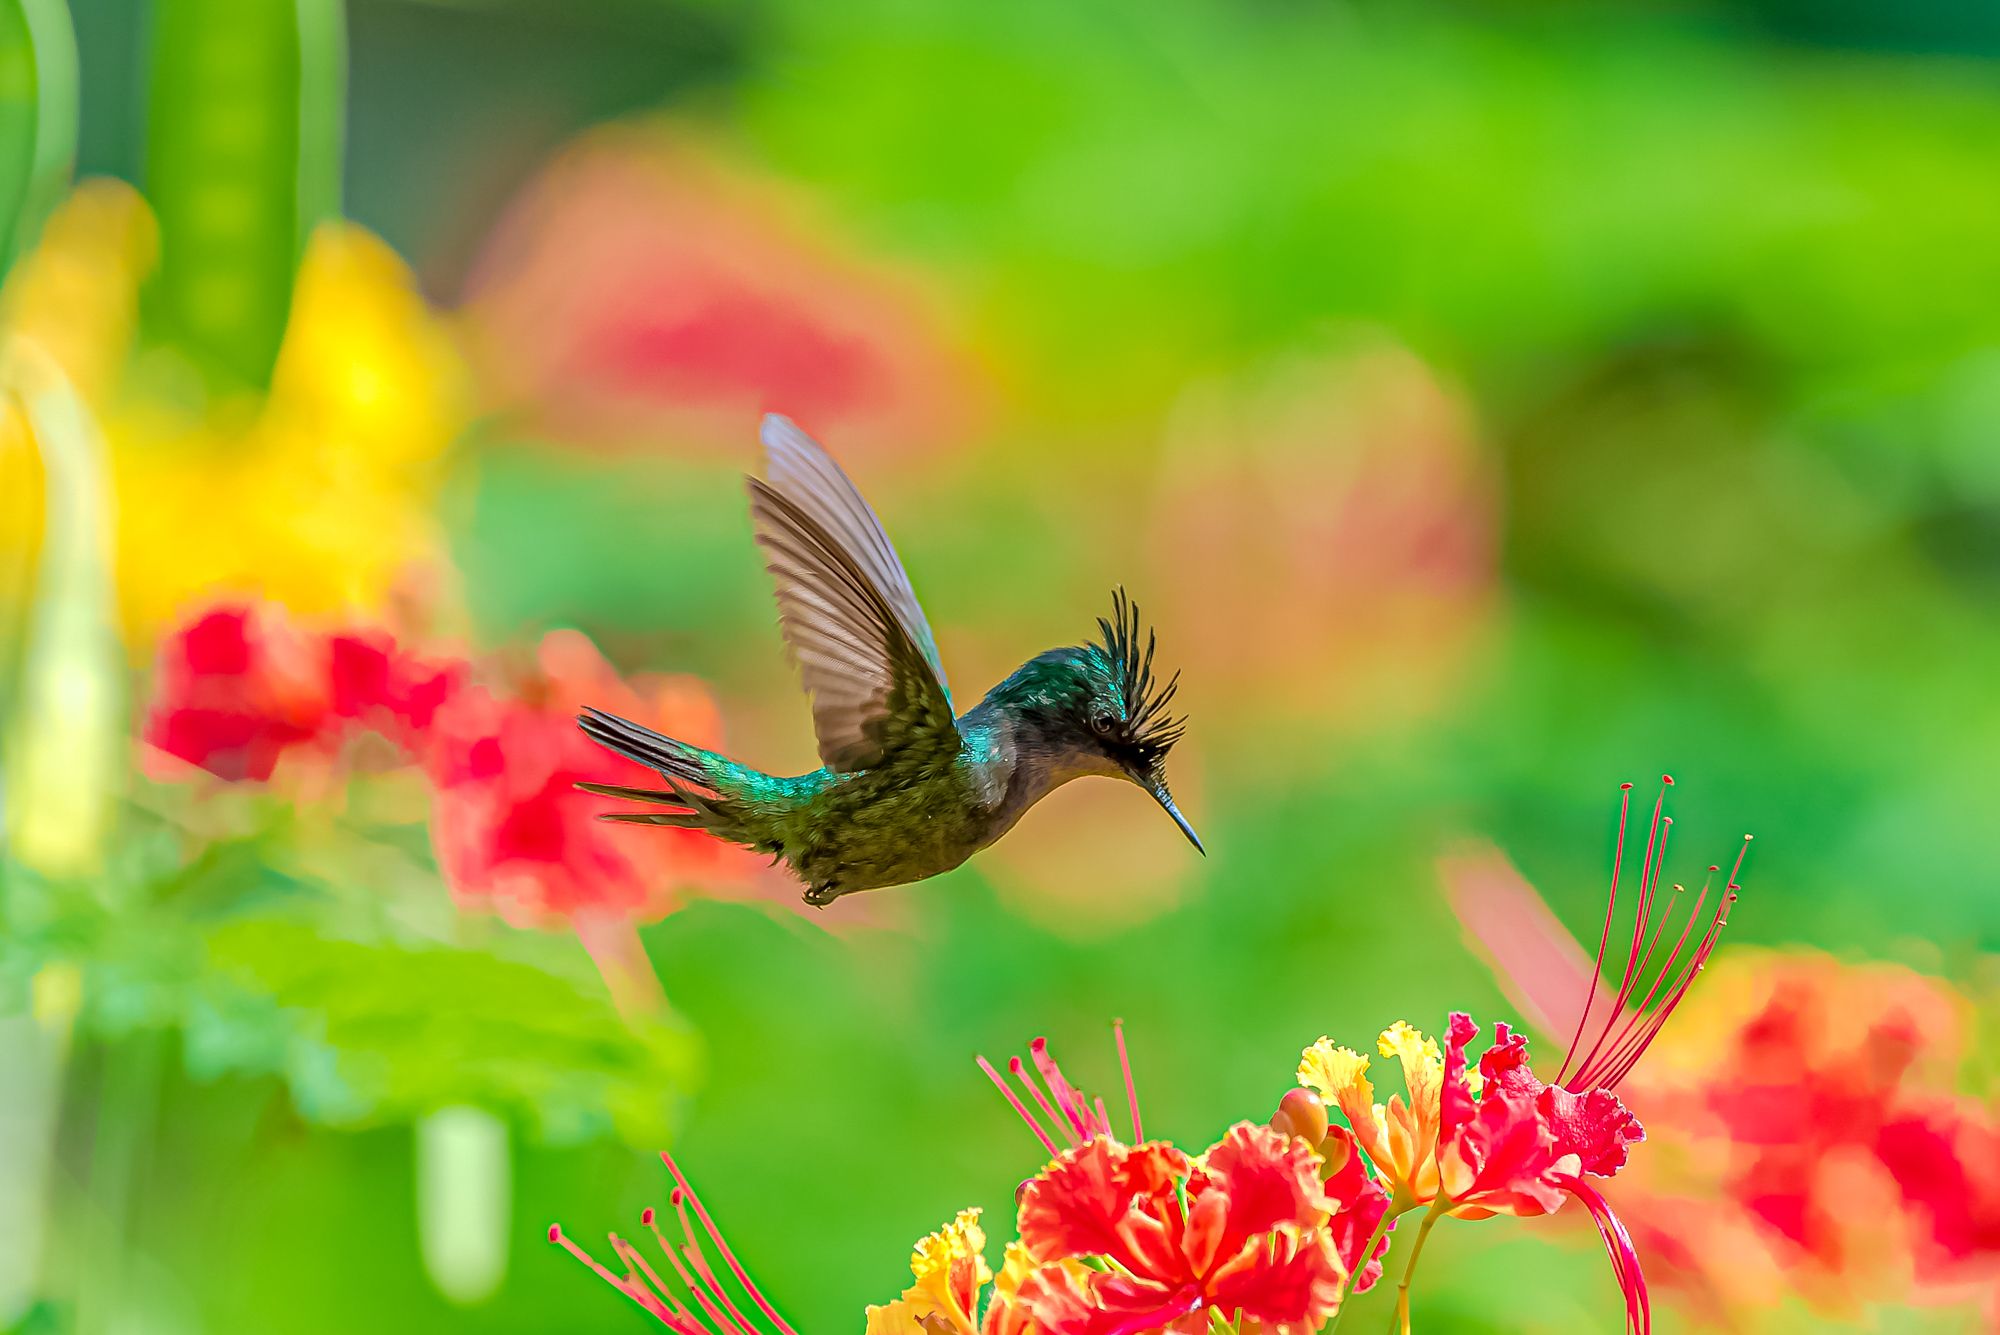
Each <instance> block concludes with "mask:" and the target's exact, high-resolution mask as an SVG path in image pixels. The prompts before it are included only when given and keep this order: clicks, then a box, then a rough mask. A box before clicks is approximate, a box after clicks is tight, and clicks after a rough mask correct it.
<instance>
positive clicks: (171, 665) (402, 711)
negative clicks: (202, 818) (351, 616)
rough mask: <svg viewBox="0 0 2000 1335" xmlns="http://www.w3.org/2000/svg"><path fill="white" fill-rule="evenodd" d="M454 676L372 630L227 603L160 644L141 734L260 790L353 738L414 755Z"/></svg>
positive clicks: (449, 668)
mask: <svg viewBox="0 0 2000 1335" xmlns="http://www.w3.org/2000/svg"><path fill="white" fill-rule="evenodd" d="M462 676H463V665H462V664H460V663H457V662H456V661H438V662H432V661H429V660H426V659H422V658H419V657H417V656H416V655H414V654H410V653H407V652H405V651H403V650H401V649H399V648H398V647H397V645H396V642H395V640H394V639H393V638H391V637H390V636H389V635H387V634H386V633H383V632H380V631H347V632H341V633H337V634H328V633H325V632H323V631H318V630H311V629H307V628H304V627H301V626H298V625H296V624H294V623H293V622H292V621H291V620H290V618H289V617H288V616H287V615H286V613H285V610H284V609H283V608H282V607H280V606H278V605H277V604H275V603H259V604H256V605H254V606H251V605H225V606H220V607H215V608H212V609H210V610H209V611H207V612H205V613H203V614H202V615H200V616H199V617H197V618H195V619H194V620H193V621H191V622H189V623H188V624H187V625H185V626H183V627H182V628H181V629H179V630H177V631H174V632H173V633H172V634H170V635H168V636H167V638H166V639H165V641H163V643H162V644H161V647H160V657H159V664H158V668H157V670H156V672H155V674H154V681H153V698H152V702H151V704H150V707H149V709H148V713H147V719H146V724H145V729H144V735H145V739H146V741H147V743H148V744H149V745H151V746H152V747H153V748H155V749H156V750H158V751H161V752H164V753H165V754H167V755H170V756H173V757H176V758H177V759H180V760H184V761H187V762H188V763H190V764H193V765H198V766H200V767H201V768H202V769H205V770H207V771H208V772H209V773H211V774H214V775H217V776H219V777H221V778H224V779H230V780H238V781H242V780H247V781H251V782H256V783H264V782H268V781H269V780H270V779H271V778H272V776H273V775H274V774H275V773H276V771H277V769H278V766H279V763H280V762H281V761H282V760H284V758H285V757H287V756H288V755H298V754H303V755H310V756H317V757H319V758H321V759H326V760H331V758H332V757H333V756H334V754H335V753H336V752H337V751H338V749H339V748H340V746H341V745H342V744H343V743H344V742H345V741H346V740H348V739H349V738H350V737H352V736H353V735H355V734H356V733H358V732H361V731H375V732H379V733H381V734H383V735H384V736H387V737H388V738H389V739H390V740H391V741H393V742H395V743H396V744H397V745H398V746H399V747H400V748H401V749H402V750H403V751H404V752H405V753H406V754H408V753H411V752H413V750H414V748H415V747H416V746H417V744H418V739H419V737H420V734H421V733H422V732H423V730H424V729H426V728H428V727H429V726H430V722H431V719H432V717H433V715H434V714H435V713H436V711H437V709H438V708H439V707H440V706H441V705H442V704H443V702H444V701H445V700H447V699H449V698H450V696H451V695H452V693H453V692H454V691H455V690H456V689H457V687H458V684H459V682H460V680H461V679H462Z"/></svg>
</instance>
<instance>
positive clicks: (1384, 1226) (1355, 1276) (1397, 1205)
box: [1327, 1188, 1413, 1335]
mask: <svg viewBox="0 0 2000 1335" xmlns="http://www.w3.org/2000/svg"><path fill="white" fill-rule="evenodd" d="M1412 1204H1413V1202H1412V1201H1410V1200H1409V1199H1408V1198H1406V1197H1405V1196H1404V1195H1403V1192H1402V1189H1401V1188H1398V1189H1397V1191H1396V1194H1395V1195H1394V1196H1392V1197H1390V1198H1389V1203H1388V1205H1387V1206H1386V1207H1384V1208H1383V1210H1382V1217H1381V1218H1380V1219H1378V1220H1376V1221H1375V1231H1374V1232H1373V1233H1371V1234H1369V1235H1368V1244H1367V1245H1366V1246H1364V1247H1363V1248H1362V1249H1361V1259H1360V1260H1359V1261H1357V1262H1356V1263H1355V1266H1354V1269H1352V1270H1350V1271H1349V1272H1348V1274H1347V1278H1346V1279H1344V1280H1342V1281H1341V1282H1340V1305H1339V1306H1338V1307H1336V1308H1335V1309H1334V1312H1333V1324H1332V1325H1331V1326H1328V1327H1327V1335H1333V1332H1335V1331H1337V1330H1339V1329H1340V1319H1341V1318H1342V1317H1344V1316H1346V1315H1347V1300H1348V1299H1349V1298H1351V1297H1352V1296H1353V1295H1354V1285H1355V1282H1356V1281H1357V1280H1359V1279H1360V1278H1361V1272H1362V1271H1364V1270H1366V1269H1367V1268H1368V1258H1369V1257H1370V1256H1373V1255H1374V1254H1375V1247H1376V1244H1377V1243H1379V1242H1381V1241H1382V1239H1383V1238H1385V1237H1387V1236H1388V1234H1389V1227H1390V1225H1392V1224H1394V1223H1395V1222H1396V1216H1397V1215H1400V1214H1402V1213H1403V1212H1404V1211H1405V1210H1408V1209H1409V1208H1410V1207H1411V1205H1412Z"/></svg>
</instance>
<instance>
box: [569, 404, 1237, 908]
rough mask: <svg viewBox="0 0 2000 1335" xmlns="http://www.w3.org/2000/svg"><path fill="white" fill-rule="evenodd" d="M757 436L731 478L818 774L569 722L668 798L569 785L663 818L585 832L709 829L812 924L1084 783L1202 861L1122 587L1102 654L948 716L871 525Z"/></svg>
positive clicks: (892, 560)
mask: <svg viewBox="0 0 2000 1335" xmlns="http://www.w3.org/2000/svg"><path fill="white" fill-rule="evenodd" d="M760 434H761V436H762V440H763V444H764V452H765V459H766V468H765V474H766V475H765V476H764V477H762V478H759V477H750V478H748V479H746V480H747V481H748V483H749V488H750V515H751V519H752V523H753V527H754V529H755V533H756V539H757V544H758V546H760V547H761V548H762V549H763V551H764V555H765V558H766V568H767V569H768V570H769V571H770V573H771V575H772V577H773V578H774V580H775V581H776V585H777V596H778V626H779V630H780V632H781V633H782V634H783V636H784V639H785V642H786V645H787V647H788V648H789V650H790V651H791V657H792V659H793V660H794V662H795V663H796V664H797V666H798V669H799V672H800V675H801V676H802V677H803V678H804V684H805V689H806V692H807V694H808V695H809V696H810V697H811V702H812V716H813V732H814V734H815V736H816V737H817V739H818V742H819V756H820V759H821V760H822V761H823V762H824V764H823V765H822V766H821V768H819V769H816V770H814V771H813V772H812V773H810V774H797V775H789V776H787V775H776V774H766V773H764V772H763V771H762V770H757V769H752V768H751V767H750V766H748V765H745V764H742V763H740V762H738V761H735V760H731V759H730V758H728V757H727V756H723V755H718V754H717V753H715V752H713V751H708V750H704V749H702V748H701V747H698V746H693V745H690V744H689V743H687V742H683V741H679V740H676V739H675V738H672V737H667V736H663V735H662V734H660V733H657V732H654V731H653V730H652V729H650V728H646V727H642V726H641V725H639V724H637V723H634V722H632V721H631V720H629V719H623V718H620V717H618V716H617V715H615V714H611V713H607V712H605V711H604V710H601V709H591V708H586V709H585V710H584V711H583V713H582V714H581V715H579V717H578V720H577V721H578V723H579V724H580V725H581V726H582V728H583V730H584V732H586V733H588V734H589V735H590V737H591V739H592V740H593V741H596V742H598V743H600V744H601V745H603V746H605V747H608V748H609V749H611V750H612V751H615V752H617V753H618V754H619V755H621V756H624V757H626V758H627V759H630V760H634V761H637V762H638V763H639V764H641V765H644V766H646V767H647V768H648V769H651V770H654V771H655V772H657V773H658V774H659V776H660V778H661V780H662V784H663V786H662V787H660V788H657V789H655V788H633V787H626V786H623V785H618V784H608V783H581V784H578V785H577V787H579V788H581V789H583V790H584V791H586V792H590V793H595V794H598V795H600V796H604V797H613V798H618V799H621V800H624V801H632V802H645V803H650V804H653V805H654V806H657V807H660V808H666V809H664V810H639V811H609V812H604V813H602V814H601V816H600V819H603V820H608V821H614V822H621V823H625V824H632V825H665V826H672V827H675V828H679V829H699V830H706V831H707V832H708V833H710V834H712V835H715V836H716V837H717V838H720V839H725V840H727V841H729V842H730V843H734V844H740V845H742V846H744V847H746V848H751V849H754V850H756V851H757V852H759V853H763V854H766V855H768V856H770V857H771V858H772V859H773V860H774V861H781V862H783V863H785V864H786V865H787V866H788V867H789V868H790V869H791V870H792V872H793V873H794V874H795V875H797V876H798V878H799V880H801V881H802V882H804V884H805V894H804V899H805V901H806V903H808V904H812V905H816V906H819V907H825V906H826V905H828V904H831V903H832V902H833V901H834V900H836V899H838V898H840V897H841V896H842V895H851V894H854V893H855V892H857V891H861V890H874V889H879V888H881V887H883V886H892V885H907V884H909V883H911V882H914V881H921V880H924V879H926V878H928V877H931V876H936V875H937V874H939V873H940V872H945V871H950V870H951V869H952V868H953V867H956V866H958V865H959V864H960V863H962V862H964V861H965V860H966V859H967V858H969V857H971V856H972V855H973V854H974V853H976V852H978V851H979V850H980V849H982V848H985V847H986V846H987V845H988V844H991V843H992V842H993V841H995V840H996V839H998V838H1000V836H1002V835H1003V834H1005V833H1007V831H1008V830H1010V829H1012V828H1013V826H1014V823H1015V822H1016V821H1018V820H1020V818H1021V815H1022V813H1023V812H1025V811H1027V809H1028V808H1029V807H1031V806H1033V805H1034V804H1035V803H1036V802H1038V801H1040V800H1041V799H1042V798H1044V797H1046V796H1047V795H1048V794H1049V793H1051V792H1053V791H1054V790H1055V789H1057V788H1059V787H1061V786H1062V785H1063V784H1065V783H1068V782H1069V781H1070V780H1071V779H1076V778H1081V777H1083V776H1084V775H1089V774H1098V775H1109V776H1111V777H1114V778H1119V779H1124V780H1126V781H1128V782H1131V783H1135V784H1137V785H1138V786H1139V787H1141V788H1143V789H1145V790H1146V791H1147V792H1148V793H1150V794H1151V795H1152V797H1153V800H1154V801H1156V802H1158V803H1159V804H1160V806H1161V807H1162V808H1164V809H1165V810H1166V813H1167V815H1168V816H1170V817H1172V818H1173V821H1174V823H1175V824H1176V825H1178V826H1179V827H1180V829H1181V833H1183V834H1185V835H1186V836H1187V837H1188V841H1189V842H1190V843H1192V844H1193V845H1194V846H1195V849H1196V850H1197V851H1201V852H1205V851H1206V850H1203V849H1202V845H1201V840H1200V839H1199V838H1198V837H1197V836H1196V835H1195V832H1194V827H1193V826H1191V825H1189V824H1188V821H1187V818H1186V817H1185V816H1183V815H1181V812H1180V808H1178V807H1176V806H1175V805H1174V798H1173V794H1172V792H1171V791H1169V789H1168V787H1167V774H1166V760H1167V753H1168V752H1169V751H1171V750H1172V749H1173V746H1174V743H1176V742H1177V741H1179V740H1180V738H1181V736H1182V734H1183V732H1184V731H1185V730H1186V726H1187V720H1186V719H1185V718H1184V717H1180V718H1176V717H1170V716H1169V715H1168V714H1167V706H1168V704H1169V703H1170V702H1171V701H1172V699H1173V697H1174V692H1175V690H1176V688H1177V687H1178V685H1179V682H1180V674H1179V673H1178V672H1176V673H1175V674H1174V675H1173V677H1172V678H1170V679H1169V680H1168V681H1167V682H1166V683H1165V685H1163V686H1156V685H1155V682H1154V678H1153V650H1154V644H1155V636H1154V634H1153V633H1152V632H1151V631H1150V630H1147V631H1145V633H1144V645H1143V647H1142V646H1141V624H1142V623H1141V622H1140V619H1139V609H1138V607H1137V606H1136V605H1135V604H1134V603H1133V602H1132V601H1131V600H1130V599H1129V598H1127V597H1126V596H1125V592H1124V590H1123V589H1120V590H1118V591H1117V592H1116V593H1114V595H1113V598H1112V613H1111V616H1110V617H1108V618H1099V620H1098V623H1097V626H1098V630H1099V632H1100V635H1101V638H1100V639H1098V640H1096V641H1091V642H1086V643H1084V644H1081V645H1075V646H1071V647H1068V648H1060V649H1050V650H1048V651H1047V652H1045V653H1040V654H1037V655H1035V656H1034V657H1033V658H1031V659H1029V660H1028V661H1027V662H1025V663H1023V664H1022V665H1021V666H1020V667H1018V668H1016V669H1015V670H1014V671H1013V673H1012V674H1010V675H1009V676H1008V677H1007V679H1006V680H1005V681H1002V682H1001V683H1000V684H999V685H998V686H995V687H994V688H993V689H992V690H990V691H988V692H987V693H986V698H985V699H983V700H981V701H980V702H979V703H978V704H976V705H974V706H973V707H972V708H971V709H969V710H967V711H966V712H965V713H964V714H960V715H954V713H953V709H952V702H951V691H950V689H949V687H947V685H946V684H945V674H944V667H943V665H942V664H941V663H940V661H939V659H938V651H937V642H936V641H935V639H933V637H932V635H931V628H930V624H929V623H928V622H927V621H925V619H924V612H923V608H922V607H921V606H920V605H919V604H918V603H917V598H916V595H915V594H914V593H913V592H912V591H911V589H910V578H909V576H908V575H907V574H905V573H904V571H903V565H902V562H901V561H899V560H898V559H897V557H896V549H895V548H894V547H893V546H891V545H890V542H889V536H888V534H887V533H886V532H885V531H884V530H883V528H882V521H881V520H879V519H877V518H876V516H875V512H874V510H872V509H870V508H869V506H868V502H867V501H865V500H863V499H862V498H861V493H860V492H859V491H857V490H856V489H855V486H854V484H853V483H852V482H850V481H849V480H848V478H847V474H846V473H844V472H842V471H841V469H840V466H839V465H838V464H836V463H835V462H834V461H833V457H832V456H831V455H829V454H828V453H827V452H826V450H825V449H823V448H822V447H821V446H820V445H819V443H818V442H816V441H814V440H813V439H812V438H811V437H810V436H808V435H806V434H805V433H804V432H803V431H801V430H799V428H798V427H797V426H795V425H793V424H792V422H791V421H790V420H789V419H787V418H784V417H780V416H777V415H776V414H772V415H769V416H766V417H765V418H764V421H763V428H762V431H761V433H760Z"/></svg>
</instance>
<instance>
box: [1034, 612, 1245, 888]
mask: <svg viewBox="0 0 2000 1335" xmlns="http://www.w3.org/2000/svg"><path fill="white" fill-rule="evenodd" d="M1097 625H1098V629H1099V630H1100V631H1101V632H1102V633H1103V638H1102V639H1101V640H1099V641H1096V642H1093V643H1090V644H1085V645H1081V646H1078V647H1076V648H1071V649H1056V650H1053V651H1051V652H1050V653H1047V654H1044V655H1043V656H1042V660H1041V661H1042V662H1043V663H1044V664H1046V666H1047V667H1048V668H1049V669H1051V671H1050V672H1049V673H1048V674H1047V675H1045V676H1044V677H1043V682H1044V690H1043V691H1042V692H1041V695H1042V701H1041V703H1042V705H1043V709H1042V711H1040V712H1041V714H1042V717H1041V722H1042V724H1043V726H1044V727H1045V728H1046V729H1048V731H1049V732H1050V733H1052V734H1053V736H1052V737H1051V740H1052V741H1055V742H1056V743H1057V744H1058V745H1060V747H1061V749H1062V750H1064V751H1065V752H1066V753H1067V754H1068V755H1069V756H1070V757H1072V759H1073V763H1078V764H1079V771H1078V772H1084V773H1098V774H1110V775H1114V776H1116V777H1118V778H1122V779H1128V780H1130V781H1131V782H1133V783H1136V784H1138V785H1139V786H1140V787H1141V788H1144V789H1145V790H1146V791H1147V792H1149V793H1151V794H1152V795H1153V800H1154V801H1156V802H1158V803H1159V804H1160V805H1161V807H1163V808H1165V810H1166V813H1167V814H1168V815H1169V816H1172V817H1173V819H1174V824H1176V825H1178V826H1180V827H1181V833H1182V834H1185V835H1186V836H1187V837H1188V842H1189V843H1192V844H1193V845H1194V846H1195V848H1196V849H1197V850H1198V851H1201V852H1206V851H1207V850H1206V849H1203V848H1202V846H1201V840H1200V838H1199V837H1197V836H1196V834H1195V832H1194V827H1193V826H1191V825H1189V824H1188V822H1187V817H1185V816H1183V815H1181V813H1180V808H1179V807H1177V806H1175V805H1174V796H1173V793H1172V792H1171V791H1169V790H1168V788H1167V752H1169V751H1171V750H1172V749H1173V746H1174V743H1175V742H1178V741H1179V740H1180V739H1181V734H1182V733H1183V732H1185V731H1186V729H1187V719H1186V718H1184V717H1174V716H1171V715H1169V714H1168V713H1167V706H1168V704H1170V703H1171V702H1172V700H1173V698H1174V692H1175V690H1176V689H1177V688H1178V687H1179V685H1180V673H1178V672H1176V673H1175V674H1174V675H1173V676H1172V677H1170V678H1168V679H1167V681H1166V684H1165V685H1156V683H1155V682H1154V680H1153V648H1154V635H1153V633H1152V631H1151V630H1146V631H1145V632H1144V636H1143V638H1144V644H1143V645H1142V644H1141V642H1140V641H1141V625H1140V621H1139V609H1138V607H1137V606H1136V605H1134V604H1133V602H1132V600H1131V599H1129V598H1127V597H1126V596H1125V591H1124V590H1123V589H1119V590H1118V591H1117V592H1116V593H1115V594H1113V595H1112V612H1111V616H1110V617H1109V618H1108V619H1106V618H1099V619H1098V622H1097Z"/></svg>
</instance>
